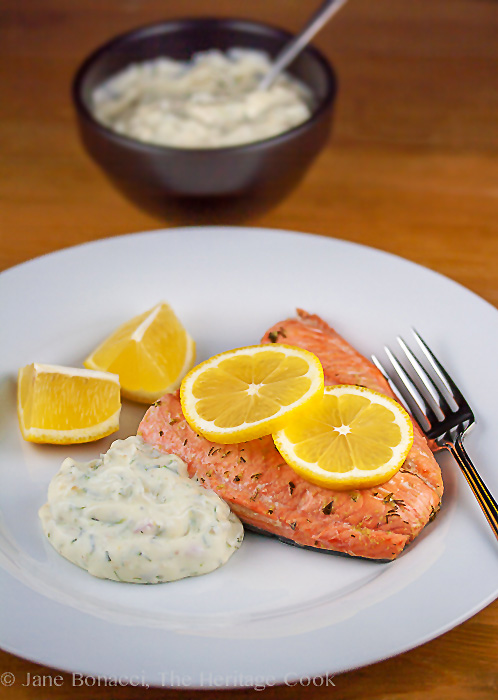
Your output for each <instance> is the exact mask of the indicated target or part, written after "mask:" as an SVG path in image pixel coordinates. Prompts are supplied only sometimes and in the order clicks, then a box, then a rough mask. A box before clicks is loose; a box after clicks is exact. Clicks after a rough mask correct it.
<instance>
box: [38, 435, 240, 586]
mask: <svg viewBox="0 0 498 700" xmlns="http://www.w3.org/2000/svg"><path fill="white" fill-rule="evenodd" d="M39 515H40V518H41V522H42V527H43V531H44V532H45V534H46V536H47V537H48V538H49V542H50V543H51V544H52V545H53V547H54V548H55V549H56V550H57V551H58V552H59V554H62V556H63V557H65V558H66V559H69V561H71V562H73V563H74V564H77V565H78V566H80V567H81V568H83V569H87V571H88V572H89V573H91V574H93V575H94V576H98V577H99V578H108V579H113V580H115V581H128V582H130V583H161V582H164V581H175V580H177V579H181V578H185V577H186V576H198V575H200V574H206V573H208V572H209V571H213V570H214V569H217V568H218V567H219V566H221V565H222V564H224V563H225V562H226V561H227V560H228V559H229V558H230V557H231V555H232V554H233V553H234V552H235V550H236V549H237V548H238V547H239V546H240V544H241V542H242V538H243V533H244V531H243V528H242V524H241V523H240V520H239V519H238V518H237V517H236V516H235V515H234V514H233V513H232V512H231V511H230V508H229V507H228V505H227V504H226V503H225V502H224V501H222V500H221V498H219V496H217V495H216V494H215V493H214V492H212V491H208V490H206V489H205V488H204V487H202V486H201V485H200V484H199V483H198V482H197V481H196V480H194V479H190V478H189V477H188V476H187V466H186V464H185V463H184V462H183V461H182V460H181V459H180V458H179V457H177V456H176V455H167V454H163V453H161V452H159V451H158V450H156V449H155V448H153V447H151V446H150V445H148V444H147V443H146V442H144V440H143V439H142V438H141V437H129V438H127V439H126V440H116V441H115V442H113V443H112V445H111V447H110V448H109V450H108V452H107V453H106V454H103V455H101V457H100V458H99V459H95V460H93V461H91V462H75V461H74V460H73V459H66V460H64V462H63V463H62V466H61V468H60V470H59V472H58V473H57V474H56V475H55V476H54V478H53V479H52V481H51V483H50V486H49V489H48V503H46V504H45V505H44V506H43V507H42V508H41V509H40V511H39Z"/></svg>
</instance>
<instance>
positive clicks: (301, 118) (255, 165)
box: [73, 18, 337, 213]
mask: <svg viewBox="0 0 498 700" xmlns="http://www.w3.org/2000/svg"><path fill="white" fill-rule="evenodd" d="M290 38H291V35H290V34H289V33H287V32H285V31H283V30H281V29H277V28H274V27H270V26H268V25H265V24H261V23H257V22H252V21H247V20H233V19H205V18H201V19H185V20H172V21H166V22H161V23H158V24H154V25H151V26H148V27H143V28H140V29H137V30H134V31H131V32H128V33H127V34H124V35H121V36H118V37H117V38H114V39H112V40H111V41H109V42H107V43H106V44H105V45H104V46H101V47H100V48H99V49H97V50H96V51H94V52H93V53H92V54H91V55H90V56H89V57H88V58H87V59H86V60H85V61H84V63H83V64H82V66H81V67H80V69H79V70H78V72H77V74H76V77H75V79H74V82H73V102H74V105H75V108H76V115H77V122H78V127H79V131H80V135H81V138H82V141H83V144H84V146H85V147H86V150H87V151H88V153H89V154H90V156H91V157H92V158H93V159H94V160H95V161H96V162H97V164H98V165H99V166H100V167H101V168H102V169H103V171H104V172H105V173H106V175H107V176H108V177H109V178H110V180H111V181H112V182H113V183H114V184H115V185H116V186H117V187H118V188H119V189H120V190H121V191H122V192H123V193H124V194H125V195H127V196H128V197H129V198H131V199H132V200H133V201H135V202H137V203H138V204H140V205H141V206H144V207H146V208H147V209H149V210H152V211H153V212H154V213H164V210H165V209H164V205H166V208H167V202H168V200H171V199H172V198H176V199H179V198H183V199H188V200H192V199H197V200H204V201H205V202H206V201H212V200H218V201H221V202H224V201H227V200H228V199H232V198H240V197H252V198H262V199H264V200H266V201H268V202H272V201H276V200H278V199H280V198H281V197H282V196H284V195H285V194H286V193H287V192H288V191H289V190H290V189H291V188H292V187H294V186H295V185H296V184H297V182H299V180H300V179H301V178H302V176H303V175H304V173H305V172H306V170H307V168H308V167H309V166H310V164H311V163H312V162H313V160H314V159H315V157H316V156H317V155H318V153H319V152H320V150H321V149H322V147H323V146H324V144H325V143H326V141H327V139H328V136H329V132H330V127H331V117H332V109H333V104H334V100H335V96H336V92H337V80H336V77H335V74H334V71H333V69H332V67H331V66H330V64H329V62H328V61H327V60H326V59H325V57H324V56H323V55H322V54H321V53H320V52H319V51H318V50H317V49H315V48H313V47H311V46H309V47H307V48H306V49H305V50H304V51H303V52H302V53H301V54H300V55H299V56H298V58H297V59H296V60H295V61H294V63H293V64H292V65H291V66H290V68H289V69H288V70H287V71H286V72H285V73H283V74H282V75H280V76H279V77H278V78H277V80H276V81H275V82H274V83H273V85H272V86H271V87H270V88H268V89H267V90H261V89H260V88H259V83H260V81H261V79H262V77H263V76H264V75H265V74H266V72H267V71H268V70H269V68H270V66H271V62H272V59H273V57H274V56H275V55H276V54H277V53H278V52H279V50H280V49H281V48H282V46H283V45H284V44H285V43H287V42H288V41H289V39H290Z"/></svg>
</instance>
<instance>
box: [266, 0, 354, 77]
mask: <svg viewBox="0 0 498 700" xmlns="http://www.w3.org/2000/svg"><path fill="white" fill-rule="evenodd" d="M347 1H348V0H325V2H323V3H322V4H321V6H320V7H319V8H318V10H317V11H316V12H315V13H314V14H313V15H312V16H311V18H310V19H309V20H308V22H307V23H306V24H305V26H304V27H303V28H302V29H301V31H300V32H299V34H297V35H296V36H295V37H293V38H292V39H291V41H289V43H288V44H286V45H285V46H284V48H283V49H282V50H281V51H280V53H278V54H277V56H276V58H275V60H274V61H273V65H272V67H271V68H270V70H269V71H268V73H267V74H266V75H265V76H264V78H263V79H262V80H261V82H260V83H259V86H258V88H259V89H260V90H267V89H268V88H269V87H270V85H271V84H272V83H273V81H274V80H275V78H276V77H277V76H278V75H279V74H280V73H281V72H282V71H283V70H284V69H285V68H287V66H288V65H289V64H290V63H292V61H293V60H294V59H295V58H296V56H297V55H298V54H299V53H300V52H301V51H302V50H303V49H304V47H305V46H306V45H307V44H308V43H309V42H310V41H311V39H312V38H313V37H314V36H315V34H317V33H318V32H319V31H320V29H322V27H324V26H325V24H327V22H328V21H329V20H330V19H332V17H333V16H334V15H335V14H336V13H337V12H339V10H340V9H341V8H342V7H343V5H345V4H346V3H347Z"/></svg>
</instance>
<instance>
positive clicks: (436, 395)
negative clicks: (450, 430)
mask: <svg viewBox="0 0 498 700" xmlns="http://www.w3.org/2000/svg"><path fill="white" fill-rule="evenodd" d="M397 341H398V343H399V344H400V346H401V349H402V350H403V352H404V353H405V355H406V357H407V359H408V362H409V363H410V364H411V366H412V367H413V369H414V371H415V372H416V374H417V376H418V377H419V379H420V381H421V382H422V384H423V385H424V386H425V388H426V389H427V391H428V392H429V394H430V396H431V398H432V400H433V401H434V405H435V407H436V410H439V413H440V416H439V420H442V419H443V418H444V414H445V413H447V412H448V411H449V412H450V413H451V408H450V407H449V405H448V402H447V401H446V399H445V398H444V396H443V394H442V393H441V392H440V391H439V390H438V388H437V387H436V385H435V384H434V383H433V382H432V380H431V378H430V377H429V375H428V374H427V372H426V371H425V369H424V368H423V367H422V365H421V364H420V362H419V361H418V360H417V358H416V357H415V355H414V354H413V353H412V351H411V350H410V348H409V347H408V346H407V344H406V343H405V341H404V340H403V338H401V337H400V336H399V335H398V337H397Z"/></svg>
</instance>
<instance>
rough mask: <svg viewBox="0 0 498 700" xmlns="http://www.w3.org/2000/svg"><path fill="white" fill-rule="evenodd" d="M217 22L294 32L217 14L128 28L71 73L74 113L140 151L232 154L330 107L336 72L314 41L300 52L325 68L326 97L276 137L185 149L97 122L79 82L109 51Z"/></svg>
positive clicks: (301, 127) (308, 123) (284, 137)
mask: <svg viewBox="0 0 498 700" xmlns="http://www.w3.org/2000/svg"><path fill="white" fill-rule="evenodd" d="M208 23H210V24H217V25H228V27H230V25H234V28H236V26H237V25H240V28H241V29H242V30H243V29H248V28H249V29H250V28H251V27H253V28H255V29H256V28H257V29H263V30H269V33H271V34H279V35H280V36H281V37H282V38H283V39H291V38H292V37H293V36H294V34H292V32H290V31H288V30H286V29H283V28H282V27H278V26H275V25H273V24H269V23H267V22H259V21H257V20H252V19H246V18H243V17H240V18H239V17H216V16H209V15H207V16H199V17H180V18H172V19H167V20H162V21H159V22H152V23H150V24H145V25H142V26H140V27H136V28H134V29H131V30H128V31H126V32H122V33H120V34H117V35H116V36H113V37H111V38H110V39H108V40H107V41H106V42H104V43H103V44H100V45H99V46H97V47H96V48H95V49H94V50H93V51H92V52H91V53H90V54H88V55H87V57H86V58H85V59H83V61H82V62H81V63H80V65H79V67H78V69H77V70H76V73H75V74H74V77H73V80H72V83H71V97H72V101H73V105H74V107H75V109H76V113H77V114H78V115H79V116H80V117H82V118H84V119H85V120H86V121H87V122H89V123H90V124H91V125H92V127H93V128H94V129H97V131H99V132H101V134H103V135H104V136H105V137H106V138H107V139H109V140H111V141H114V142H116V143H118V144H120V145H122V146H125V147H128V148H129V147H130V146H134V147H135V148H137V149H139V150H142V151H143V150H145V151H150V152H151V153H155V154H156V155H159V154H161V153H163V154H164V153H171V154H174V153H176V154H179V153H184V154H187V153H188V154H196V155H199V154H213V153H234V152H238V151H244V152H246V151H254V150H259V149H261V148H266V147H268V146H269V145H271V144H277V143H280V142H285V141H288V140H291V139H293V138H294V136H297V135H298V134H299V133H300V132H305V131H307V130H308V129H309V128H311V127H312V126H313V124H314V123H315V122H317V121H318V120H319V119H320V117H321V116H322V114H323V113H324V112H327V111H328V110H329V108H330V107H331V106H332V104H333V103H334V101H335V98H336V95H337V91H338V79H337V73H336V72H335V70H334V68H333V66H332V64H331V63H330V62H329V60H328V59H327V58H326V57H325V56H324V54H323V53H322V52H321V51H320V50H319V49H318V48H316V46H314V45H313V44H308V45H307V46H306V47H305V48H304V49H303V51H302V53H309V54H311V55H312V56H313V58H314V59H315V60H316V61H317V62H318V63H319V64H320V65H321V67H322V69H323V70H324V73H325V77H326V81H327V91H326V93H325V96H324V97H323V99H322V100H321V102H320V104H319V105H318V107H317V109H316V110H314V111H313V112H312V114H311V115H310V116H309V117H308V118H307V119H306V120H305V121H303V122H301V123H300V124H298V125H297V126H294V127H292V128H291V129H288V130H287V131H284V132H282V133H281V134H276V135H275V136H270V137H268V138H265V139H260V140H258V141H253V142H250V143H244V144H239V145H232V146H215V147H213V148H185V147H181V146H164V145H160V144H153V143H148V142H146V141H140V140H139V139H136V138H133V137H131V136H125V135H124V134H120V133H119V132H117V131H114V130H113V129H111V128H110V127H108V126H106V125H105V124H103V123H102V122H100V121H99V120H98V119H97V118H96V117H95V116H94V114H93V113H92V111H91V110H90V109H89V108H88V106H87V105H86V103H85V101H84V99H83V97H82V94H81V91H82V84H83V81H84V79H85V77H86V74H87V72H88V70H89V69H90V68H91V67H92V66H93V65H94V64H95V63H96V62H98V60H99V59H100V58H101V56H104V55H105V54H106V53H107V52H108V51H109V50H112V49H114V48H115V47H117V46H119V45H120V44H123V43H125V42H127V41H129V40H130V39H133V38H135V37H137V36H140V35H147V34H149V33H150V34H151V35H153V34H155V33H157V32H158V31H160V30H161V29H162V28H163V27H169V28H172V29H173V30H174V27H175V25H177V29H178V30H179V31H181V30H182V29H187V28H188V26H189V25H195V24H208Z"/></svg>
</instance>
